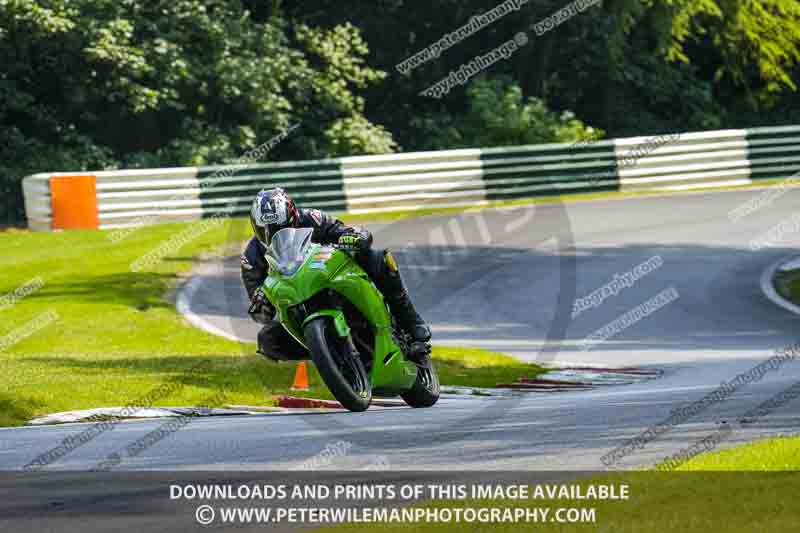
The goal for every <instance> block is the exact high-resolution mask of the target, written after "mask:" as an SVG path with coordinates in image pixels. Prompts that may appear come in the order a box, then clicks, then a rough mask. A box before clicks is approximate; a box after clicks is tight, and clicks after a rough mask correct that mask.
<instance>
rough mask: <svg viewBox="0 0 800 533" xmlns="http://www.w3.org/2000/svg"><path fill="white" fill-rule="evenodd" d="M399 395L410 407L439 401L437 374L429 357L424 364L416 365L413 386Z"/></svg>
mask: <svg viewBox="0 0 800 533" xmlns="http://www.w3.org/2000/svg"><path fill="white" fill-rule="evenodd" d="M400 397H401V398H403V400H405V402H406V403H407V404H408V405H410V406H411V407H432V406H433V405H434V404H435V403H436V402H438V401H439V375H438V374H437V373H436V368H435V367H434V366H433V361H431V359H430V357H428V358H427V361H426V363H425V365H417V380H416V381H415V382H414V386H413V387H411V389H409V390H408V391H407V392H404V393H403V394H401V395H400Z"/></svg>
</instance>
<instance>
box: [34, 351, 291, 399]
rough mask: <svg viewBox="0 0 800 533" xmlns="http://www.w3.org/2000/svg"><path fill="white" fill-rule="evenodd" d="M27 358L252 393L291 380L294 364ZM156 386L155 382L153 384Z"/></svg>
mask: <svg viewBox="0 0 800 533" xmlns="http://www.w3.org/2000/svg"><path fill="white" fill-rule="evenodd" d="M27 361H30V362H34V363H40V364H43V365H46V366H47V367H48V368H51V369H52V370H53V371H54V372H58V371H63V372H77V373H80V374H81V375H82V376H85V377H86V378H87V379H89V378H90V377H92V378H95V377H96V378H102V379H115V378H116V376H115V374H116V373H119V374H121V375H125V376H131V377H134V378H135V380H136V382H137V383H141V379H140V377H142V376H144V377H149V378H152V379H153V380H155V381H158V382H159V383H166V382H174V383H178V384H180V385H181V386H185V387H198V388H206V389H213V390H221V389H222V388H225V389H227V390H229V391H230V392H239V393H253V392H256V391H264V390H273V389H277V390H283V389H286V388H287V387H288V386H289V385H290V384H291V382H292V381H291V380H292V377H293V375H294V369H295V366H294V365H292V364H288V363H280V364H279V363H272V362H268V361H265V360H264V359H263V358H261V357H259V356H256V355H253V356H186V357H181V356H171V357H160V358H148V359H141V358H133V357H130V358H119V359H117V358H112V359H93V360H86V359H77V358H72V357H30V358H27ZM154 386H157V385H154Z"/></svg>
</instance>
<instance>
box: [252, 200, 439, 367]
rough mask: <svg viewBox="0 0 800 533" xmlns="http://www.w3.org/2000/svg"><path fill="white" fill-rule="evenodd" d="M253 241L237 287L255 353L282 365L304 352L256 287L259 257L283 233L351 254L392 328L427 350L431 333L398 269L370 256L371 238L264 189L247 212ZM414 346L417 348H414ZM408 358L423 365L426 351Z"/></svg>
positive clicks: (381, 254)
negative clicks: (245, 300)
mask: <svg viewBox="0 0 800 533" xmlns="http://www.w3.org/2000/svg"><path fill="white" fill-rule="evenodd" d="M250 224H251V225H252V227H253V233H254V236H253V238H252V239H251V240H250V242H249V243H248V244H247V248H245V250H244V253H243V254H242V257H241V270H242V283H243V284H244V287H245V290H246V291H247V295H248V297H249V298H250V302H251V305H250V309H249V310H248V313H249V314H250V316H251V318H252V319H253V320H255V321H256V322H258V323H260V324H263V327H262V328H261V331H259V333H258V352H259V353H260V354H261V355H263V356H265V357H267V358H269V359H273V360H285V359H287V354H296V353H298V352H305V351H306V348H305V347H303V346H302V345H301V344H300V343H298V342H297V340H295V338H294V337H292V336H291V335H290V334H289V332H288V331H286V329H284V327H283V326H282V325H281V324H280V323H279V322H278V321H276V320H275V318H274V317H275V308H274V306H273V305H272V304H271V303H270V302H269V300H267V298H266V297H265V295H264V293H263V291H262V290H261V286H262V285H263V283H264V280H265V279H266V278H267V275H268V273H269V264H268V263H267V260H266V259H265V257H264V254H265V251H266V248H267V246H269V243H270V240H271V239H272V236H273V235H275V233H277V232H278V231H280V230H281V229H284V228H311V229H313V231H314V232H313V234H312V237H311V240H312V241H313V242H315V243H318V244H336V245H338V246H339V247H340V248H343V249H346V250H350V251H353V252H356V253H355V258H356V260H357V261H358V264H359V265H360V266H361V267H362V268H363V269H364V270H365V271H366V272H367V274H368V275H369V277H370V279H371V280H372V281H373V283H375V286H376V287H378V290H380V291H381V293H382V294H383V296H384V298H385V299H386V302H387V303H388V304H389V308H390V310H391V312H392V315H394V317H395V319H396V320H397V324H398V326H399V327H400V329H402V330H403V331H404V332H405V333H407V334H408V335H409V336H410V337H411V338H412V340H413V342H414V344H415V345H417V343H423V344H424V345H426V346H427V343H428V341H430V338H431V330H430V328H429V327H428V325H427V324H426V323H425V321H424V320H423V319H422V317H421V316H420V315H419V313H417V311H416V309H415V308H414V304H413V303H412V302H411V298H410V297H409V294H408V291H407V290H406V288H405V285H404V283H403V278H402V277H401V276H400V271H399V269H398V267H397V263H396V262H395V260H394V258H393V257H392V254H391V252H389V250H375V249H373V247H372V234H371V233H370V232H369V231H367V230H365V229H355V228H351V227H349V226H346V225H345V224H343V223H342V222H341V221H340V220H338V219H336V218H334V217H332V216H330V215H328V214H327V213H324V212H323V211H320V210H318V209H298V208H297V207H296V206H295V203H294V201H293V200H292V198H291V197H290V196H289V195H288V194H287V193H286V191H284V190H283V189H281V188H274V189H269V190H267V189H263V190H261V192H259V193H258V194H257V195H256V198H255V200H254V201H253V205H252V207H251V210H250ZM417 346H418V345H417ZM411 351H412V352H413V353H412V354H409V357H414V358H415V359H417V362H419V363H423V362H424V358H425V357H427V353H428V351H429V350H427V349H420V350H417V349H413V350H411Z"/></svg>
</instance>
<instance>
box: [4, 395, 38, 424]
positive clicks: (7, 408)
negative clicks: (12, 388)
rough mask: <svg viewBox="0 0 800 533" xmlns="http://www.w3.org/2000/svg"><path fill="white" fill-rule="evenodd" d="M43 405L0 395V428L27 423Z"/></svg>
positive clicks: (34, 401)
mask: <svg viewBox="0 0 800 533" xmlns="http://www.w3.org/2000/svg"><path fill="white" fill-rule="evenodd" d="M44 405H45V404H43V403H42V402H39V401H37V400H32V399H29V398H20V397H16V398H15V397H12V396H10V395H8V394H0V427H3V426H10V425H18V424H20V423H24V422H26V421H28V420H30V419H32V418H33V417H34V415H35V413H36V412H37V411H38V410H40V409H42V408H43V407H44Z"/></svg>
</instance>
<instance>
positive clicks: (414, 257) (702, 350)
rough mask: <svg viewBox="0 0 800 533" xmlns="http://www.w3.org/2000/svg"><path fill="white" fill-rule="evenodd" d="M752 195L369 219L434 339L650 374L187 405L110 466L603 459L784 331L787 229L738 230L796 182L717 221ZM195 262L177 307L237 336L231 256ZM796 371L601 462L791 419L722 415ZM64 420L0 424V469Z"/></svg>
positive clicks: (792, 417)
mask: <svg viewBox="0 0 800 533" xmlns="http://www.w3.org/2000/svg"><path fill="white" fill-rule="evenodd" d="M757 194H759V191H756V190H749V191H737V192H718V193H696V194H695V193H693V194H682V195H677V196H659V197H648V198H633V199H625V200H609V201H592V202H576V203H570V204H566V205H543V206H538V207H535V208H533V207H526V208H518V209H514V210H509V209H505V210H487V211H483V212H480V213H474V214H465V215H454V216H443V217H425V218H420V219H415V220H411V221H405V222H398V223H395V224H388V225H387V224H384V225H376V226H372V229H373V230H374V232H375V234H376V242H377V243H378V244H380V245H384V246H390V247H392V248H393V249H397V250H399V253H398V255H399V256H400V259H401V265H402V266H403V267H404V269H405V272H406V276H407V278H408V281H409V284H410V285H411V287H412V294H413V295H414V297H415V299H416V301H417V302H418V303H419V307H420V309H421V311H422V312H423V314H424V315H425V317H426V318H427V319H428V320H429V321H430V322H431V323H432V325H433V329H434V340H435V342H436V343H440V344H454V345H472V346H480V347H483V348H488V349H493V350H498V351H503V352H507V353H510V354H513V355H515V356H518V357H520V358H523V359H526V360H539V361H544V362H548V363H553V364H566V363H588V364H592V365H605V366H614V367H616V366H628V365H636V366H643V367H654V368H659V369H661V370H663V372H664V374H663V376H662V377H661V378H660V379H657V380H653V381H648V382H643V383H639V384H635V385H627V386H619V387H607V388H600V389H595V390H593V391H589V392H576V393H559V394H527V395H521V396H518V397H513V398H508V399H499V400H498V399H486V398H473V397H446V398H443V399H442V400H441V401H440V402H439V404H437V405H436V406H435V407H434V408H432V409H427V410H412V409H409V408H397V409H383V410H370V411H368V412H366V413H362V414H350V413H333V414H330V413H326V414H308V415H280V416H242V417H221V418H204V419H198V420H196V421H193V422H192V423H191V424H190V425H189V426H187V427H186V428H184V429H182V430H181V431H178V432H177V433H175V434H174V435H171V436H170V437H169V438H167V439H165V440H164V441H162V442H160V443H158V444H157V445H156V446H153V447H152V448H150V449H148V450H146V451H145V452H143V453H142V454H141V455H140V456H138V457H137V458H135V459H131V460H128V461H126V462H125V463H124V464H122V465H120V467H119V469H120V470H149V469H166V470H223V471H231V470H276V469H294V468H298V467H299V466H300V465H301V464H302V463H303V461H305V460H307V459H308V458H309V457H312V456H314V455H316V454H318V453H319V452H320V451H321V450H322V449H323V448H325V446H326V445H327V444H329V443H334V442H337V441H340V440H342V441H347V442H349V443H351V444H352V448H351V449H350V450H349V453H348V454H347V455H345V456H344V457H341V458H337V459H336V460H335V462H334V463H333V464H332V465H330V466H329V467H328V468H335V469H359V468H364V467H365V466H367V467H368V466H369V465H371V464H375V461H380V464H381V465H384V466H388V468H390V469H393V470H394V469H398V470H400V469H430V470H433V469H441V470H455V469H460V470H468V469H481V470H482V469H486V470H542V469H548V470H597V469H603V468H604V465H603V463H602V462H601V459H600V458H601V456H603V455H604V454H605V453H607V452H609V451H610V450H611V449H613V448H614V447H616V446H618V445H620V444H623V443H624V442H625V441H626V440H627V439H629V438H632V437H634V436H636V435H637V434H639V433H640V432H642V431H645V430H646V429H647V428H648V427H649V426H651V425H653V424H657V423H659V422H662V421H664V420H665V419H667V418H669V417H670V411H671V410H673V409H676V408H680V407H685V406H687V405H688V404H689V403H691V402H693V401H696V400H698V399H700V398H701V397H703V395H705V394H707V393H709V392H711V391H712V390H714V389H715V388H717V387H718V386H719V385H720V383H721V382H723V381H728V380H731V379H733V378H734V377H735V376H737V375H738V374H740V373H743V372H746V371H748V370H749V369H750V368H752V367H754V366H756V365H758V364H759V363H761V362H763V361H765V360H767V359H768V358H769V357H770V356H771V355H772V354H773V352H774V350H776V349H778V348H782V347H786V346H788V345H791V344H793V343H795V342H796V341H798V340H799V338H800V334H798V333H796V332H797V331H798V327H797V325H798V323H799V322H798V320H799V318H798V317H797V316H795V315H793V314H791V313H790V312H788V311H786V310H784V309H781V308H779V307H778V306H776V305H775V304H774V303H772V302H771V301H769V300H768V299H767V298H766V297H765V295H764V293H763V292H762V289H761V287H760V278H761V276H762V273H763V272H764V271H765V270H766V269H768V268H769V267H770V266H771V265H773V264H774V263H775V262H776V261H779V260H781V259H783V258H786V257H791V256H792V254H793V253H796V250H795V249H796V248H797V245H798V244H800V236H798V233H797V231H794V232H791V233H788V234H785V235H783V236H782V239H781V240H780V242H779V243H778V244H776V246H774V247H770V248H765V249H762V250H759V251H751V250H750V249H749V247H748V243H749V242H750V240H751V239H753V238H755V237H757V236H759V235H761V234H763V233H764V232H766V231H768V230H769V229H770V228H771V227H773V226H775V225H776V224H778V223H780V222H781V221H783V220H787V219H789V218H790V217H791V216H792V214H793V206H795V205H796V203H795V202H797V201H798V200H800V191H789V192H788V193H787V194H785V195H784V196H782V197H781V198H779V199H777V200H776V201H775V202H774V203H773V204H772V205H770V206H768V207H764V208H762V209H760V210H758V211H757V212H755V213H752V214H749V215H748V216H746V217H745V218H743V219H741V220H738V221H736V222H732V221H731V220H730V219H729V215H728V213H729V211H731V210H732V209H734V208H736V207H738V206H740V205H741V204H742V203H744V202H746V201H748V200H750V199H752V198H753V197H754V196H756V195H757ZM795 229H796V228H795ZM799 255H800V254H799ZM654 256H660V257H661V258H662V259H663V266H661V267H660V268H658V269H656V270H655V271H653V272H651V273H649V274H647V275H646V276H644V277H643V278H641V279H639V280H638V281H636V282H635V283H634V284H633V285H632V286H630V287H627V288H625V289H623V290H622V291H621V292H619V293H618V294H617V295H615V296H610V297H608V298H607V299H606V300H605V301H604V302H602V303H601V304H600V305H599V306H597V307H595V308H591V309H587V310H585V311H583V312H582V313H581V314H580V315H578V316H577V317H576V318H574V319H573V318H572V317H571V314H572V305H573V301H574V299H575V298H576V297H583V296H586V295H587V294H589V293H591V292H592V291H595V290H596V289H598V288H600V287H601V286H603V285H604V284H606V283H608V282H610V281H611V280H612V279H613V278H614V275H615V274H618V275H623V274H624V273H626V272H628V271H630V270H631V269H632V268H633V267H635V266H636V265H638V264H640V263H642V262H644V261H647V260H648V259H650V258H652V257H654ZM199 269H200V270H199V272H200V275H199V276H198V277H196V278H194V280H193V281H191V282H190V284H189V286H188V292H187V293H186V294H185V296H186V297H187V298H188V301H189V308H190V311H191V312H192V313H195V314H197V315H199V316H200V317H201V318H202V319H203V320H206V321H209V322H210V323H211V324H212V325H213V326H214V327H216V328H218V329H219V330H222V331H224V332H226V333H227V334H228V335H232V336H235V337H238V338H245V339H254V337H255V331H256V327H255V325H254V324H251V323H249V321H248V320H247V319H246V318H245V316H244V314H245V310H246V306H245V304H244V303H243V302H244V300H243V295H242V292H241V289H240V287H239V281H238V259H237V258H235V257H232V258H229V259H228V260H226V261H225V262H224V265H222V264H215V263H207V264H204V265H201V266H200V267H199ZM670 287H672V288H674V289H675V291H677V294H678V295H679V297H678V298H677V299H676V300H675V301H672V302H671V303H668V304H666V305H664V306H663V307H661V308H660V309H658V310H656V311H655V312H653V313H652V314H650V315H649V316H647V317H645V318H643V319H642V320H641V321H639V322H637V323H635V324H633V325H631V326H630V327H628V328H626V329H624V330H623V331H621V332H619V333H618V334H616V335H615V336H613V337H611V338H609V339H607V340H606V341H605V342H602V343H600V344H597V345H595V346H594V347H592V348H591V349H589V350H582V349H581V345H580V344H579V343H580V341H581V339H583V338H585V337H586V336H588V335H590V334H591V333H592V332H594V331H596V330H598V329H599V328H601V327H603V326H604V325H606V324H608V323H610V322H612V321H614V320H616V319H617V318H618V317H620V316H621V315H623V314H625V313H626V312H628V311H630V310H631V309H632V308H634V307H636V306H638V305H639V304H642V303H643V302H645V301H647V300H648V299H650V298H652V297H654V296H655V295H657V294H658V293H660V292H662V291H664V290H666V289H669V288H670ZM231 317H232V318H231ZM143 334H146V332H143ZM243 350H248V351H252V350H253V347H252V345H247V346H243ZM798 380H800V363H797V362H788V363H786V364H785V365H783V366H782V367H781V368H780V369H779V370H777V371H772V372H769V373H767V374H766V375H765V376H764V377H763V379H761V380H759V381H757V382H753V383H750V384H749V385H746V386H744V387H741V388H740V389H738V390H737V391H736V392H735V393H734V394H733V395H732V396H731V397H729V398H728V399H727V400H726V401H724V402H721V403H718V404H715V405H711V406H709V407H708V408H706V409H705V410H703V411H702V412H700V413H699V414H697V415H696V416H693V417H691V418H690V419H688V420H687V421H686V422H685V423H682V424H680V425H678V426H676V427H674V428H672V429H671V430H670V431H668V432H666V433H664V434H662V435H661V436H660V437H659V438H657V439H656V440H654V441H652V442H649V443H647V445H646V446H644V447H643V448H642V449H637V450H635V451H634V452H633V453H631V454H630V455H629V456H627V457H625V459H624V460H622V461H621V462H620V463H619V464H618V465H616V467H615V468H630V467H637V466H638V467H641V466H646V465H649V464H653V463H655V462H657V461H659V460H660V459H662V458H664V457H665V456H667V455H670V454H672V453H675V452H677V451H679V450H680V449H682V448H685V447H687V446H689V445H691V444H693V443H694V442H696V441H697V440H698V439H701V438H703V437H705V436H706V435H709V434H710V433H712V432H714V431H716V430H717V429H718V428H719V427H721V424H732V425H733V426H734V428H735V429H734V431H733V433H732V435H731V437H730V438H729V439H728V440H726V441H725V443H724V444H723V446H729V445H731V444H735V443H738V442H742V441H747V440H752V439H754V438H757V437H760V436H765V435H775V434H782V433H794V432H796V431H797V428H798V426H800V417H798V415H797V413H798V410H797V405H796V404H793V403H789V404H787V405H784V406H783V407H781V408H779V409H777V410H775V411H774V412H772V413H771V414H769V416H766V417H764V418H762V419H761V420H759V421H758V422H757V423H754V424H749V425H747V426H746V427H741V428H740V427H739V426H738V425H737V420H738V419H739V418H740V417H741V415H743V414H744V413H745V412H747V411H748V410H749V409H752V408H753V407H755V406H756V405H758V404H759V403H761V402H763V401H765V400H768V399H769V398H770V397H771V396H773V395H775V394H776V393H778V392H780V391H781V390H783V389H784V388H786V387H789V386H790V385H792V384H793V383H794V382H795V381H798ZM162 423H163V422H162V421H142V422H129V423H124V424H120V425H119V426H118V427H117V428H116V429H114V431H109V432H107V433H105V434H103V435H101V436H99V437H98V438H96V439H95V440H93V441H92V442H90V443H88V444H86V445H84V446H82V447H80V448H78V449H76V450H75V451H74V452H72V453H71V454H69V455H67V456H66V457H64V458H63V459H62V460H60V461H59V462H57V463H55V464H53V465H51V466H50V467H48V470H49V469H68V470H88V469H90V468H92V467H93V466H95V465H96V463H97V462H98V460H99V459H101V458H103V457H105V456H107V455H108V454H109V453H112V452H115V451H119V450H120V449H124V447H125V446H126V445H128V444H129V443H130V442H132V441H134V440H135V439H137V438H139V437H141V436H142V435H144V434H146V433H147V432H149V431H151V430H153V429H154V428H156V427H158V425H160V424H162ZM82 427H84V426H83V425H70V426H53V427H37V428H14V429H3V430H0V468H1V469H6V470H7V469H19V468H21V467H22V466H23V465H25V464H26V463H28V462H29V461H30V460H31V459H33V458H34V457H35V456H36V455H38V454H40V453H42V452H45V451H47V450H49V449H51V448H52V447H54V446H56V445H57V444H58V443H59V442H60V441H62V440H63V439H64V438H66V437H68V436H70V435H73V434H75V433H76V432H78V431H80V429H81V428H82Z"/></svg>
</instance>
